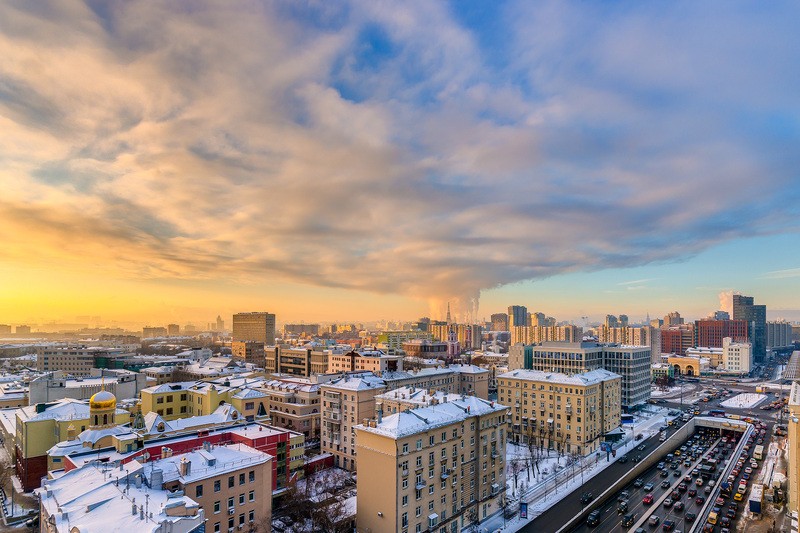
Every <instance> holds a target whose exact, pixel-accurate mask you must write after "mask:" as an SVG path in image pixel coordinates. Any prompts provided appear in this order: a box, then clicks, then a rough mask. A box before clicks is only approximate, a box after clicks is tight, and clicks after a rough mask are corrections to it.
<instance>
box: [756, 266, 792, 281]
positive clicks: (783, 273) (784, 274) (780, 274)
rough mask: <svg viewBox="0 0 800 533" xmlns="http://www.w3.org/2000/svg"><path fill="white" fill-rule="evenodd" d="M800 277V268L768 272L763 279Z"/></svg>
mask: <svg viewBox="0 0 800 533" xmlns="http://www.w3.org/2000/svg"><path fill="white" fill-rule="evenodd" d="M797 277H800V268H787V269H784V270H772V271H770V272H767V273H766V274H764V275H763V276H761V278H762V279H786V278H797Z"/></svg>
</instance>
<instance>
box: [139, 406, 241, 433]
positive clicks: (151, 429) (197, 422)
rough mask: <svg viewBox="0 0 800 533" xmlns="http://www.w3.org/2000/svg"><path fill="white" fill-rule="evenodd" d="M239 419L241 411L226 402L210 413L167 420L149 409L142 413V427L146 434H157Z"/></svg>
mask: <svg viewBox="0 0 800 533" xmlns="http://www.w3.org/2000/svg"><path fill="white" fill-rule="evenodd" d="M234 413H235V414H234ZM241 419H242V416H241V413H239V411H238V410H237V409H236V408H235V407H233V406H232V405H231V404H227V403H226V404H222V405H220V406H219V407H217V408H216V409H215V410H214V412H213V413H211V414H210V415H199V416H189V417H186V418H177V419H175V420H169V421H167V420H164V419H163V418H162V417H161V415H159V414H158V413H156V412H155V411H150V412H149V413H147V414H146V415H144V429H145V432H146V433H148V434H151V435H157V434H159V433H171V432H175V431H188V430H190V429H192V428H196V427H203V426H210V425H216V424H224V423H228V422H235V421H238V420H241ZM161 423H163V424H164V426H163V427H164V430H163V431H159V429H158V428H159V424H161Z"/></svg>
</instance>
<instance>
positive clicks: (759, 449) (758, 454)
mask: <svg viewBox="0 0 800 533" xmlns="http://www.w3.org/2000/svg"><path fill="white" fill-rule="evenodd" d="M763 458H764V446H762V445H761V444H759V445H758V446H756V447H755V448H754V449H753V459H755V460H756V461H760V460H761V459H763Z"/></svg>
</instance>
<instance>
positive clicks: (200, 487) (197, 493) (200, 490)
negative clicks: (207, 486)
mask: <svg viewBox="0 0 800 533" xmlns="http://www.w3.org/2000/svg"><path fill="white" fill-rule="evenodd" d="M194 495H195V496H197V497H198V498H200V497H202V496H203V485H197V486H196V487H195V488H194Z"/></svg>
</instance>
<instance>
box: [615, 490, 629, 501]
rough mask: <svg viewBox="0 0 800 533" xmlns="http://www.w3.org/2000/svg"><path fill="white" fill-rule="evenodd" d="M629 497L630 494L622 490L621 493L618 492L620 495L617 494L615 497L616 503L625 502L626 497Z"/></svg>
mask: <svg viewBox="0 0 800 533" xmlns="http://www.w3.org/2000/svg"><path fill="white" fill-rule="evenodd" d="M629 496H630V493H629V492H628V491H627V490H623V491H622V492H620V493H619V495H618V496H617V501H618V502H621V501H625V500H627V499H628V497H629Z"/></svg>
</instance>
